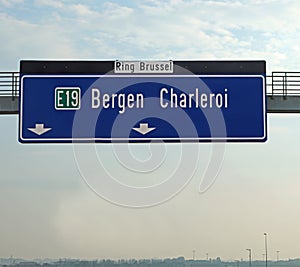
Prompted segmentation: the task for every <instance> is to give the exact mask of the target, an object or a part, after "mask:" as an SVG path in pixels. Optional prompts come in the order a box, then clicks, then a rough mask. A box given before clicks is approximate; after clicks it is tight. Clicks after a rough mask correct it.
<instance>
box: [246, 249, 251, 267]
mask: <svg viewBox="0 0 300 267" xmlns="http://www.w3.org/2000/svg"><path fill="white" fill-rule="evenodd" d="M246 250H248V251H249V267H251V248H247V249H246Z"/></svg>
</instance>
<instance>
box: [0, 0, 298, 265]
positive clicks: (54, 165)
mask: <svg viewBox="0 0 300 267" xmlns="http://www.w3.org/2000/svg"><path fill="white" fill-rule="evenodd" d="M299 8H300V2H299V1H294V0H286V1H277V0H265V1H261V0H253V1H249V0H248V1H242V0H239V1H238V0H237V1H221V0H219V1H217V0H209V1H201V0H199V1H183V0H173V1H172V0H169V1H168V0H166V1H159V0H149V1H96V0H89V1H70V0H66V1H54V0H39V1H37V0H36V1H33V0H28V1H25V0H0V25H1V26H0V36H1V46H0V58H1V61H0V71H18V69H19V61H20V60H21V59H49V60H56V59H82V60H85V59H91V60H116V59H122V60H141V59H148V60H169V59H173V60H266V62H267V73H268V74H270V73H271V72H272V71H282V70H283V71H297V70H299V68H298V62H300V53H299V49H300V48H299V45H298V44H299V41H300V23H299V22H300V20H299V12H298V10H299ZM299 120H300V117H299V115H297V114H293V115H291V114H277V115H274V114H273V115H272V114H268V141H267V142H266V143H258V144H255V143H244V144H243V143H239V144H224V145H220V146H214V145H212V144H196V145H195V144H183V145H180V144H167V145H156V146H155V145H154V146H151V145H150V146H149V145H142V144H140V145H120V146H113V145H108V144H106V145H97V146H96V147H93V149H95V150H96V154H97V160H98V162H97V164H98V166H95V167H93V166H92V167H91V168H90V173H91V174H93V173H97V175H99V176H100V177H101V176H103V177H104V176H106V175H107V174H108V175H109V176H110V177H111V178H113V179H117V180H119V181H120V182H122V183H125V184H129V185H131V186H137V187H138V186H151V185H155V184H157V183H160V182H162V181H164V179H166V177H172V175H173V172H174V167H176V168H177V167H180V168H183V170H187V171H186V174H187V176H186V177H184V178H183V179H186V180H187V182H188V181H189V183H188V184H187V185H186V186H185V187H184V188H182V190H181V191H180V192H179V193H178V194H176V195H175V196H174V197H172V198H170V199H168V200H167V201H164V202H163V203H159V204H158V203H156V202H155V201H156V200H155V199H154V200H153V202H152V204H153V205H152V206H151V207H147V208H129V207H124V206H123V205H122V203H120V202H118V196H116V195H115V194H114V192H109V193H111V194H112V196H113V197H112V198H114V199H113V201H107V200H105V199H103V198H101V197H100V196H99V195H97V194H96V193H95V192H94V191H93V188H91V187H90V186H89V185H88V184H89V181H88V179H85V178H86V177H84V174H83V172H82V169H81V167H82V166H81V162H80V159H78V156H76V152H78V151H79V153H82V155H85V154H84V153H89V150H88V149H90V148H89V147H86V146H83V147H80V146H79V147H75V148H74V146H73V145H71V144H69V145H55V144H53V145H30V144H26V145H25V144H20V143H19V142H18V134H17V133H18V116H17V115H5V116H4V115H2V116H0V125H1V128H0V129H1V133H0V135H1V139H0V148H1V150H0V166H1V175H0V214H1V220H0V236H1V238H0V257H10V256H11V255H12V256H14V257H23V258H28V259H32V258H37V257H40V258H84V259H96V258H97V259H102V258H113V259H119V258H127V259H128V258H166V257H178V256H184V257H186V258H191V257H192V251H193V250H195V251H196V258H198V259H205V258H206V253H208V255H209V257H211V258H215V257H221V258H222V259H226V260H236V259H241V258H244V259H247V257H248V252H247V251H246V249H247V248H251V249H252V252H253V258H254V259H258V260H259V259H262V254H263V253H264V235H263V234H264V232H266V233H267V234H268V245H269V246H268V247H269V252H268V254H269V257H270V259H274V260H275V259H276V251H278V250H279V251H280V258H282V259H288V258H297V257H300V255H299V250H298V244H299V241H300V232H299V231H298V227H299V223H300V215H299V214H300V212H299V211H300V208H299V203H300V194H299V188H300V181H299V179H298V177H299V171H300V167H299V162H298V159H299V149H298V145H299V144H300V142H299V141H300V138H299V136H300V127H299ZM77 149H78V150H77ZM195 149H196V150H195ZM224 149H225V152H224V153H223V150H224ZM116 150H117V151H116ZM127 150H129V151H130V153H131V154H130V155H131V156H132V158H133V160H132V161H130V160H125V161H124V158H123V159H122V158H120V157H118V156H120V155H121V156H122V155H123V154H122V153H121V154H120V151H121V152H122V151H127ZM195 151H196V152H197V151H198V152H199V157H198V158H193V156H192V155H194V154H193V153H195ZM214 151H217V152H218V153H217V156H212V154H213V152H214ZM118 153H119V154H118ZM186 154H188V155H190V157H187V155H186ZM86 155H87V159H90V158H89V157H91V162H92V156H91V154H86ZM214 160H215V162H214ZM124 162H125V163H124ZM190 162H192V163H194V164H195V167H194V168H192V169H188V168H189V165H188V164H189V163H190ZM210 162H214V164H216V170H218V169H219V168H220V167H221V169H220V172H219V174H218V175H217V177H216V179H215V180H214V179H210V180H209V183H208V187H207V188H205V190H202V191H201V192H199V185H200V184H201V181H203V179H204V178H205V177H206V174H205V171H206V168H207V166H208V165H209V163H210ZM130 164H132V165H130ZM134 164H135V165H134ZM151 164H156V165H153V166H154V167H153V166H152V165H151ZM145 166H146V167H147V168H148V169H147V168H146V167H145ZM143 168H146V169H143ZM114 200H115V201H114ZM112 202H116V203H117V204H116V203H112Z"/></svg>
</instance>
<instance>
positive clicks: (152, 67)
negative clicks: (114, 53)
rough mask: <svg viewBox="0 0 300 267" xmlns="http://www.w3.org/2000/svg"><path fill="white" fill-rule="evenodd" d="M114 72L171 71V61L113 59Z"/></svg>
mask: <svg viewBox="0 0 300 267" xmlns="http://www.w3.org/2000/svg"><path fill="white" fill-rule="evenodd" d="M114 71H115V73H118V74H136V73H146V74H155V73H168V74H170V73H173V72H174V69H173V61H172V60H169V61H121V60H116V61H115V69H114Z"/></svg>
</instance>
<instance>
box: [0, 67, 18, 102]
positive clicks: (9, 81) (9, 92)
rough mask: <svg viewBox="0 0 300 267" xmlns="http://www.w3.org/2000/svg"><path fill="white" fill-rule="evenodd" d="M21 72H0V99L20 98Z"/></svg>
mask: <svg viewBox="0 0 300 267" xmlns="http://www.w3.org/2000/svg"><path fill="white" fill-rule="evenodd" d="M19 77H20V76H19V72H0V97H1V96H6V97H7V96H11V97H12V99H13V100H14V99H15V98H16V97H19V83H20V79H19Z"/></svg>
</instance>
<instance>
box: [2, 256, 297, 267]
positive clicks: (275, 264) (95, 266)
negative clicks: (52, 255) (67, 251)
mask: <svg viewBox="0 0 300 267" xmlns="http://www.w3.org/2000/svg"><path fill="white" fill-rule="evenodd" d="M249 265H250V264H249V262H248V261H243V260H236V261H222V260H221V259H220V258H217V259H210V260H186V259H185V258H184V257H179V258H174V259H142V260H137V259H130V260H95V261H87V260H73V259H64V260H58V261H49V260H47V261H43V260H39V261H22V260H15V259H0V266H2V267H4V266H5V267H38V266H44V267H45V266H48V267H127V266H128V267H129V266H130V267H152V266H153V267H196V266H199V267H249ZM265 266H266V262H265V261H252V262H251V267H265ZM289 266H290V267H295V266H297V267H299V266H300V259H292V260H291V259H290V260H285V261H268V264H267V267H289Z"/></svg>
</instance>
